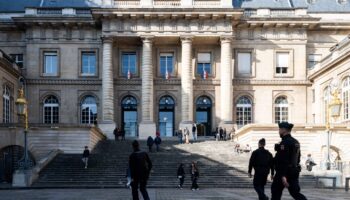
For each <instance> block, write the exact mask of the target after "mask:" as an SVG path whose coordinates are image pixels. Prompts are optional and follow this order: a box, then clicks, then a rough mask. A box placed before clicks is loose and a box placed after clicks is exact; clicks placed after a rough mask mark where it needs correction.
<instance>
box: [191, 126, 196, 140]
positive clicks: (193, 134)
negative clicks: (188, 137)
mask: <svg viewBox="0 0 350 200" xmlns="http://www.w3.org/2000/svg"><path fill="white" fill-rule="evenodd" d="M196 130H197V127H196V124H193V126H192V136H193V142H195V141H196V140H197V135H196Z"/></svg>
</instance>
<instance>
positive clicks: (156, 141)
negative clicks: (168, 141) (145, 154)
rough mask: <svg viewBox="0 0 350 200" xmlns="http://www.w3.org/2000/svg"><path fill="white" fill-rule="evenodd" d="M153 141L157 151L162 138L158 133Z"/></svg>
mask: <svg viewBox="0 0 350 200" xmlns="http://www.w3.org/2000/svg"><path fill="white" fill-rule="evenodd" d="M154 143H155V144H156V150H157V152H158V151H159V146H160V144H161V143H162V139H161V138H160V136H159V135H157V136H156V138H155V139H154Z"/></svg>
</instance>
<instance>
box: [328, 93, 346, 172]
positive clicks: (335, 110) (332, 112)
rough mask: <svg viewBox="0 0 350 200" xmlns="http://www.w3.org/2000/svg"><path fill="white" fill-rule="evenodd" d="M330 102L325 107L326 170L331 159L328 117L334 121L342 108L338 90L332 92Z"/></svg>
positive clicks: (329, 165) (329, 166)
mask: <svg viewBox="0 0 350 200" xmlns="http://www.w3.org/2000/svg"><path fill="white" fill-rule="evenodd" d="M331 95H332V101H331V102H330V104H329V105H328V106H327V122H326V130H327V164H326V167H327V170H330V169H331V159H330V132H331V130H330V129H331V126H330V117H332V118H334V119H336V118H338V117H339V116H340V110H341V106H342V102H341V100H340V98H339V91H338V89H335V90H334V92H332V94H331Z"/></svg>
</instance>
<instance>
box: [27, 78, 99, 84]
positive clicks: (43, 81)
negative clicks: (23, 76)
mask: <svg viewBox="0 0 350 200" xmlns="http://www.w3.org/2000/svg"><path fill="white" fill-rule="evenodd" d="M27 84H28V85H102V80H98V79H94V80H86V79H84V80H78V79H27Z"/></svg>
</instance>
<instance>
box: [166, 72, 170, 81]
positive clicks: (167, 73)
mask: <svg viewBox="0 0 350 200" xmlns="http://www.w3.org/2000/svg"><path fill="white" fill-rule="evenodd" d="M169 78H170V75H169V72H168V70H166V71H165V79H166V80H168V79H169Z"/></svg>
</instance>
